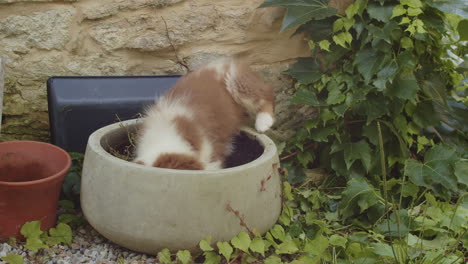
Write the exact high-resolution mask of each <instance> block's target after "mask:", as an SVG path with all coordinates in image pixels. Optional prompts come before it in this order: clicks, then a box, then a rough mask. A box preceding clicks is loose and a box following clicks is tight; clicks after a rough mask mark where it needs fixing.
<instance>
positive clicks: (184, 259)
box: [176, 250, 192, 264]
mask: <svg viewBox="0 0 468 264" xmlns="http://www.w3.org/2000/svg"><path fill="white" fill-rule="evenodd" d="M176 256H177V260H179V261H180V263H182V264H188V263H190V261H191V260H192V255H191V254H190V251H188V250H179V251H177V254H176Z"/></svg>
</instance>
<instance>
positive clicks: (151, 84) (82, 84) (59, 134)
mask: <svg viewBox="0 0 468 264" xmlns="http://www.w3.org/2000/svg"><path fill="white" fill-rule="evenodd" d="M179 77H180V76H179V75H166V76H126V77H51V78H49V80H48V81H47V99H48V103H49V106H48V107H49V123H50V134H51V141H52V143H53V144H55V145H57V146H59V147H61V148H63V149H65V150H66V151H73V152H81V153H84V151H85V149H86V143H87V141H88V137H89V135H91V133H93V132H94V131H95V130H97V129H99V128H101V127H103V126H106V125H108V124H112V123H115V122H118V121H119V120H127V119H132V118H136V117H138V116H139V114H140V113H142V111H143V110H144V107H145V106H147V105H150V104H152V103H153V102H154V100H155V99H156V98H158V97H159V96H160V95H161V94H163V93H164V92H165V91H166V90H168V89H169V88H170V87H172V86H173V85H174V84H175V82H176V81H177V80H178V79H179Z"/></svg>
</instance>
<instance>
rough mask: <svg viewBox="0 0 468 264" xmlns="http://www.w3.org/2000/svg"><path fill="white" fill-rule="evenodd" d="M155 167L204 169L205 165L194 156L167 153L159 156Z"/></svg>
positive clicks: (154, 164)
mask: <svg viewBox="0 0 468 264" xmlns="http://www.w3.org/2000/svg"><path fill="white" fill-rule="evenodd" d="M153 167H158V168H166V169H176V170H203V169H204V168H203V165H202V164H201V163H200V162H199V161H198V160H196V159H195V158H194V157H192V156H190V155H186V154H176V153H166V154H162V155H160V156H159V157H158V159H157V160H156V161H155V162H154V163H153Z"/></svg>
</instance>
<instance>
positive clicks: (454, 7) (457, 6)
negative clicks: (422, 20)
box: [426, 0, 468, 18]
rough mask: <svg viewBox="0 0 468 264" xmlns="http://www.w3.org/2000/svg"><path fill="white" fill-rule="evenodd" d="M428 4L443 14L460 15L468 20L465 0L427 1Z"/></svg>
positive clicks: (467, 8) (467, 6) (467, 7)
mask: <svg viewBox="0 0 468 264" xmlns="http://www.w3.org/2000/svg"><path fill="white" fill-rule="evenodd" d="M426 4H428V5H430V6H432V7H434V8H437V9H439V10H440V11H442V12H447V13H452V14H456V15H459V16H461V17H463V18H468V5H467V4H466V1H465V0H426Z"/></svg>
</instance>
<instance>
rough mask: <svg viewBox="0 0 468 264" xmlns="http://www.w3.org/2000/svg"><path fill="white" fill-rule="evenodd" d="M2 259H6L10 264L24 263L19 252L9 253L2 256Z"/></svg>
mask: <svg viewBox="0 0 468 264" xmlns="http://www.w3.org/2000/svg"><path fill="white" fill-rule="evenodd" d="M0 259H1V260H3V261H6V262H7V263H9V264H23V263H24V259H23V257H22V256H20V255H17V254H8V255H6V256H4V257H1V258H0Z"/></svg>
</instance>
